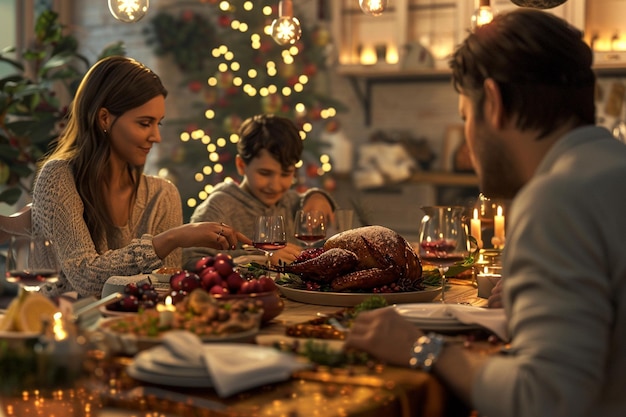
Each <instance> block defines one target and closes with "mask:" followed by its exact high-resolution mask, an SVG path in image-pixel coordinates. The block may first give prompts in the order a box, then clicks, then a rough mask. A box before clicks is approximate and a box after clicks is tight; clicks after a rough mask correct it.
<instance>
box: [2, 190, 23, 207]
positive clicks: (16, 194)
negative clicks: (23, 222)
mask: <svg viewBox="0 0 626 417" xmlns="http://www.w3.org/2000/svg"><path fill="white" fill-rule="evenodd" d="M21 196H22V190H20V189H19V188H17V187H12V188H7V189H6V190H4V191H2V192H1V193H0V201H4V202H5V203H7V204H8V205H13V204H15V203H17V201H18V200H19V199H20V197H21Z"/></svg>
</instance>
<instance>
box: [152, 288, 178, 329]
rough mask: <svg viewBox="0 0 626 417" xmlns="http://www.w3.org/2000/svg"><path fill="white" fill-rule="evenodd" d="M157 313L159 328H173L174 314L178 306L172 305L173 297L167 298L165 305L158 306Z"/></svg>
mask: <svg viewBox="0 0 626 417" xmlns="http://www.w3.org/2000/svg"><path fill="white" fill-rule="evenodd" d="M156 308H157V311H158V312H159V327H172V323H173V322H174V312H175V311H176V306H174V305H173V304H172V297H171V296H169V295H168V296H167V297H165V304H157V306H156Z"/></svg>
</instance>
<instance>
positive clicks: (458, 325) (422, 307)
mask: <svg viewBox="0 0 626 417" xmlns="http://www.w3.org/2000/svg"><path fill="white" fill-rule="evenodd" d="M445 307H446V305H445V304H401V305H394V306H393V308H394V309H395V310H396V311H397V312H398V314H400V315H401V316H402V317H404V318H405V319H407V320H408V321H410V322H411V323H413V324H415V325H416V326H418V327H419V328H420V329H422V330H426V331H436V332H437V331H438V332H455V331H464V330H474V329H480V328H482V326H480V325H478V324H473V323H472V324H466V323H462V322H461V321H459V320H458V319H457V318H455V317H453V316H449V315H446V314H445V313H444V312H443V309H445ZM455 308H459V309H465V308H467V309H468V311H471V310H472V309H477V308H479V307H474V306H464V305H455Z"/></svg>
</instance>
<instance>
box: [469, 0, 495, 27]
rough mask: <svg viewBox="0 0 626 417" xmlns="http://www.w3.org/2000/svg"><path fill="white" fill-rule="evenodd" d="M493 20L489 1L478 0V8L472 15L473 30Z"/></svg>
mask: <svg viewBox="0 0 626 417" xmlns="http://www.w3.org/2000/svg"><path fill="white" fill-rule="evenodd" d="M492 20H493V10H492V9H491V5H490V4H489V0H478V8H476V10H475V11H474V13H473V14H472V30H474V29H476V28H477V27H480V26H482V25H486V24H487V23H489V22H491V21H492Z"/></svg>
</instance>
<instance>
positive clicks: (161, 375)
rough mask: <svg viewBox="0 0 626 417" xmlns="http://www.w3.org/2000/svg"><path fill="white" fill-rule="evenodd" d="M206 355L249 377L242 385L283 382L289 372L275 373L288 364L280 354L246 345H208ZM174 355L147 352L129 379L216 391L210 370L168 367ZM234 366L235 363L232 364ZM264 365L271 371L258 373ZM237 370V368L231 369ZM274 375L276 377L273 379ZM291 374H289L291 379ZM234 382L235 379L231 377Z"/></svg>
mask: <svg viewBox="0 0 626 417" xmlns="http://www.w3.org/2000/svg"><path fill="white" fill-rule="evenodd" d="M203 349H204V351H205V354H209V353H211V354H213V355H216V356H214V358H216V359H218V362H219V363H224V366H227V367H228V369H229V370H230V369H235V371H236V372H242V375H246V378H247V379H246V381H245V382H240V385H241V384H244V385H245V384H253V381H254V380H255V378H256V379H259V380H268V381H270V380H276V381H278V380H283V379H286V378H285V375H284V374H285V372H282V371H279V372H272V369H274V368H275V367H276V366H278V367H279V368H280V369H282V368H283V366H282V365H281V364H282V363H283V362H284V360H285V359H284V356H285V354H284V353H283V352H279V351H278V350H276V349H274V348H271V347H266V346H258V345H246V344H235V343H228V344H205V345H204V346H203ZM172 356H173V355H172V353H171V352H169V351H168V349H167V348H165V347H164V346H158V347H155V348H152V349H149V350H146V351H143V352H141V353H139V354H137V355H136V356H135V359H134V360H133V362H132V363H131V364H130V365H129V366H128V367H127V368H126V370H127V372H128V375H130V376H131V377H133V378H135V379H138V380H140V381H145V382H150V383H155V384H161V385H170V386H179V387H203V388H204V387H212V386H213V383H212V381H211V376H210V375H209V372H208V370H207V368H202V367H201V368H198V365H195V366H194V367H193V368H191V367H189V366H184V367H180V366H166V365H163V362H165V363H173V362H169V360H168V359H163V358H168V357H169V358H171V357H172ZM229 361H230V362H232V363H229ZM246 364H249V367H250V369H253V370H254V369H256V371H252V372H246V371H245V370H244V368H247V366H246ZM263 364H266V366H269V367H270V368H268V370H267V371H263V372H262V373H258V371H259V370H263V369H264V368H263V366H264V365H263ZM231 367H234V368H231ZM272 373H274V374H275V375H272ZM289 374H290V372H287V373H286V375H287V378H288V375H289ZM228 377H229V378H232V375H230V376H228Z"/></svg>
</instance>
